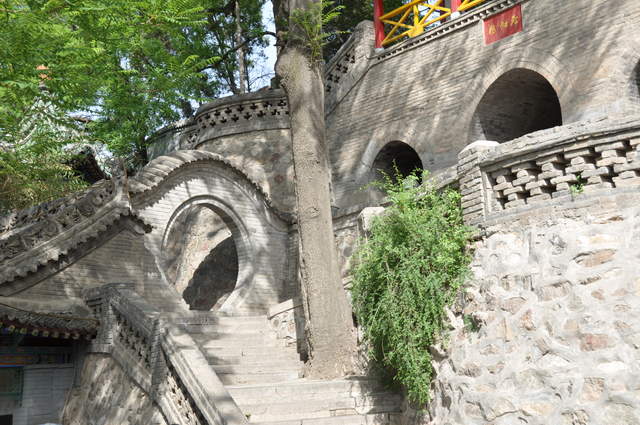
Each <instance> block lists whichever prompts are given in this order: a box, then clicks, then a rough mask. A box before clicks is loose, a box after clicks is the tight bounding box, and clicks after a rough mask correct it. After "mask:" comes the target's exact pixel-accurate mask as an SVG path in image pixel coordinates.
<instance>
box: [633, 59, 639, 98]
mask: <svg viewBox="0 0 640 425" xmlns="http://www.w3.org/2000/svg"><path fill="white" fill-rule="evenodd" d="M633 77H634V79H633V81H634V83H635V84H634V87H633V88H634V93H633V94H634V96H635V100H636V101H638V102H640V62H638V64H637V65H636V68H635V70H634V73H633Z"/></svg>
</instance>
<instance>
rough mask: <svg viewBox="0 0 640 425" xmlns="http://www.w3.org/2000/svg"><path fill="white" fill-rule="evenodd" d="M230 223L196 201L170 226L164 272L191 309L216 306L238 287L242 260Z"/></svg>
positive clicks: (214, 307) (213, 307)
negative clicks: (240, 259)
mask: <svg viewBox="0 0 640 425" xmlns="http://www.w3.org/2000/svg"><path fill="white" fill-rule="evenodd" d="M225 217H226V216H225ZM230 226H231V227H233V223H232V222H230V220H229V219H227V220H225V219H224V218H223V213H218V212H217V211H214V210H213V209H212V208H210V207H209V206H206V205H195V206H193V207H190V208H189V209H188V210H186V211H184V212H183V213H182V214H180V216H178V218H177V219H176V221H175V223H174V224H173V226H172V228H171V231H170V233H169V237H168V239H167V243H166V245H165V247H164V249H163V256H164V262H165V272H166V276H167V278H168V280H169V281H170V282H172V283H173V284H174V285H175V287H176V290H177V291H178V293H180V294H182V298H183V299H184V300H185V301H186V302H187V304H188V305H189V307H190V309H191V310H217V309H218V308H219V307H220V306H221V305H222V303H223V302H224V301H225V300H226V299H227V297H228V296H229V294H231V292H232V291H233V290H234V289H235V286H236V282H237V280H238V267H239V266H238V263H239V262H238V252H237V249H236V243H235V240H234V237H233V233H232V229H231V228H230Z"/></svg>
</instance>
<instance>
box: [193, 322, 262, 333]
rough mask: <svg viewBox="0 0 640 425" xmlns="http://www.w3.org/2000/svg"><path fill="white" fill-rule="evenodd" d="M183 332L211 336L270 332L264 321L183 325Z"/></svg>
mask: <svg viewBox="0 0 640 425" xmlns="http://www.w3.org/2000/svg"><path fill="white" fill-rule="evenodd" d="M184 327H185V330H186V331H187V332H189V333H193V334H212V333H217V332H221V333H225V334H227V333H229V334H239V335H247V334H249V335H250V334H259V333H269V332H272V331H271V328H270V326H269V324H268V323H267V321H266V320H264V323H253V322H239V323H236V322H231V323H219V324H206V325H194V324H187V325H184Z"/></svg>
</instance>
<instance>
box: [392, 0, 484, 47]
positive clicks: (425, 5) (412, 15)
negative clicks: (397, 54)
mask: <svg viewBox="0 0 640 425" xmlns="http://www.w3.org/2000/svg"><path fill="white" fill-rule="evenodd" d="M443 1H444V0H438V1H436V2H435V3H433V4H431V3H429V0H413V1H411V2H409V3H407V4H404V5H402V6H400V7H398V8H397V9H394V10H392V11H391V12H387V13H385V14H383V15H381V16H380V18H379V19H380V21H382V22H383V23H385V24H387V25H391V29H390V30H389V31H388V32H386V34H385V37H384V39H383V40H382V46H388V45H389V44H391V43H393V42H395V41H398V40H400V39H401V38H404V37H416V36H418V35H420V34H422V33H423V32H424V30H425V28H427V27H429V26H430V25H433V24H435V23H436V22H440V21H443V20H445V19H447V18H448V17H449V16H451V14H452V13H453V12H455V11H454V10H453V9H451V8H450V7H444V6H441V5H442V2H443ZM486 1H487V0H463V2H462V3H461V4H460V6H458V8H457V10H456V11H458V12H464V11H466V10H469V9H472V8H474V7H476V6H478V5H480V4H482V3H484V2H486ZM436 11H438V12H440V13H439V14H438V15H437V16H435V17H433V18H432V15H433V14H434V12H436ZM398 16H400V18H399V19H397V20H393V19H392V18H395V17H398ZM430 18H431V19H430ZM408 20H409V22H407V21H408ZM400 28H405V29H406V31H404V32H399V30H400Z"/></svg>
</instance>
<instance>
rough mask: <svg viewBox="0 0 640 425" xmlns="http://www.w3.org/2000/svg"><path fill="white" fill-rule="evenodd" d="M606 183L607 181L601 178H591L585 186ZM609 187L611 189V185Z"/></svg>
mask: <svg viewBox="0 0 640 425" xmlns="http://www.w3.org/2000/svg"><path fill="white" fill-rule="evenodd" d="M606 182H607V181H606V180H605V179H604V178H602V176H591V177H589V178H588V179H587V185H597V184H601V183H606ZM611 187H613V185H612V186H611Z"/></svg>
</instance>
